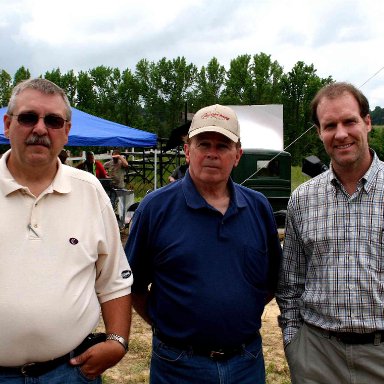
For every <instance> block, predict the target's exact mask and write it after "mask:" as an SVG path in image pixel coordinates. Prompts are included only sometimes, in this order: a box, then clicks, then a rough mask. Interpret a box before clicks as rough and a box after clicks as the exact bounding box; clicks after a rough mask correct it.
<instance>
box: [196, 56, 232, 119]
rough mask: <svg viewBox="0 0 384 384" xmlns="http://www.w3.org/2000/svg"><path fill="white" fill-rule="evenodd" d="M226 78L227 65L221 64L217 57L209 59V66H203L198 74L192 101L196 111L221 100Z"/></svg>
mask: <svg viewBox="0 0 384 384" xmlns="http://www.w3.org/2000/svg"><path fill="white" fill-rule="evenodd" d="M225 78H226V70H225V67H224V66H223V65H220V64H219V62H218V60H217V59H216V58H215V57H214V58H212V59H211V60H210V61H209V63H208V65H207V67H205V66H203V67H201V70H200V71H199V72H198V74H197V76H196V89H195V92H194V96H193V100H191V101H190V104H192V105H191V106H192V108H193V110H194V111H197V110H198V109H200V108H202V107H205V106H207V105H212V104H217V103H219V102H220V97H221V92H222V91H223V87H224V82H225Z"/></svg>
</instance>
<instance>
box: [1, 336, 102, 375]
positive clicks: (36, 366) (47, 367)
mask: <svg viewBox="0 0 384 384" xmlns="http://www.w3.org/2000/svg"><path fill="white" fill-rule="evenodd" d="M105 338H106V335H105V333H91V334H89V335H88V336H87V337H86V338H85V339H84V340H83V341H82V342H81V344H80V345H79V346H78V347H77V348H75V349H74V350H73V352H70V353H67V354H66V355H64V356H60V357H57V358H56V359H53V360H49V361H44V362H39V363H26V364H24V365H22V366H19V367H0V374H1V373H7V374H15V375H18V374H21V375H23V376H26V377H37V376H41V375H44V374H45V373H48V372H50V371H52V370H53V369H55V368H57V367H58V366H59V365H61V364H65V363H67V362H69V360H70V359H71V358H72V357H73V356H78V355H80V354H82V353H83V352H84V351H85V350H87V349H88V348H90V347H91V346H92V345H95V344H97V343H100V342H102V341H105Z"/></svg>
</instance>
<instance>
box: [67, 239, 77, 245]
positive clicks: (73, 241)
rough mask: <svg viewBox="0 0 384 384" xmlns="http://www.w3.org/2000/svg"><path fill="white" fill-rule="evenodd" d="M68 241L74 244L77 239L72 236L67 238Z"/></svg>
mask: <svg viewBox="0 0 384 384" xmlns="http://www.w3.org/2000/svg"><path fill="white" fill-rule="evenodd" d="M69 242H70V243H71V244H72V245H76V244H77V243H78V242H79V240H77V239H75V238H74V237H71V238H70V239H69Z"/></svg>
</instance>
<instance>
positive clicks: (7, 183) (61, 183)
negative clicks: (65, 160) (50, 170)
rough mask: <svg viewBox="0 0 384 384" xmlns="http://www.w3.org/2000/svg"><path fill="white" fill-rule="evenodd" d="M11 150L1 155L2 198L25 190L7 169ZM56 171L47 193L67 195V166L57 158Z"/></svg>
mask: <svg viewBox="0 0 384 384" xmlns="http://www.w3.org/2000/svg"><path fill="white" fill-rule="evenodd" d="M11 150H12V149H9V150H8V151H7V152H5V153H4V154H3V156H2V157H1V159H0V175H2V177H0V191H1V193H2V194H3V196H7V195H9V194H10V193H12V192H14V191H17V190H19V189H26V188H25V186H23V185H21V184H19V183H18V182H17V181H16V180H15V179H14V177H13V176H12V174H11V172H9V169H8V167H7V159H8V157H9V155H10V153H11ZM57 163H58V169H57V172H56V175H55V177H54V179H53V181H52V183H51V186H50V187H48V189H47V192H53V191H55V192H58V193H68V192H70V190H71V184H70V180H69V179H68V178H67V177H65V174H66V169H65V168H66V167H68V166H67V165H63V164H62V163H61V161H60V160H59V158H57Z"/></svg>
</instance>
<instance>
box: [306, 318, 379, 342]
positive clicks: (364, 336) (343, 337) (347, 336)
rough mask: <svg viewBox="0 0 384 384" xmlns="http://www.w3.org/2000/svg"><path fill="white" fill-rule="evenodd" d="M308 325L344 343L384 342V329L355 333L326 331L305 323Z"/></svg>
mask: <svg viewBox="0 0 384 384" xmlns="http://www.w3.org/2000/svg"><path fill="white" fill-rule="evenodd" d="M306 324H307V326H308V327H310V328H314V329H315V330H317V332H320V333H321V334H322V335H323V336H325V337H327V338H331V337H334V338H335V339H336V340H337V341H340V342H342V343H344V344H374V345H379V344H380V343H382V342H384V331H382V330H379V331H376V332H370V333H357V332H336V331H328V330H326V329H322V328H319V327H316V326H315V325H312V324H308V323H306Z"/></svg>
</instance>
